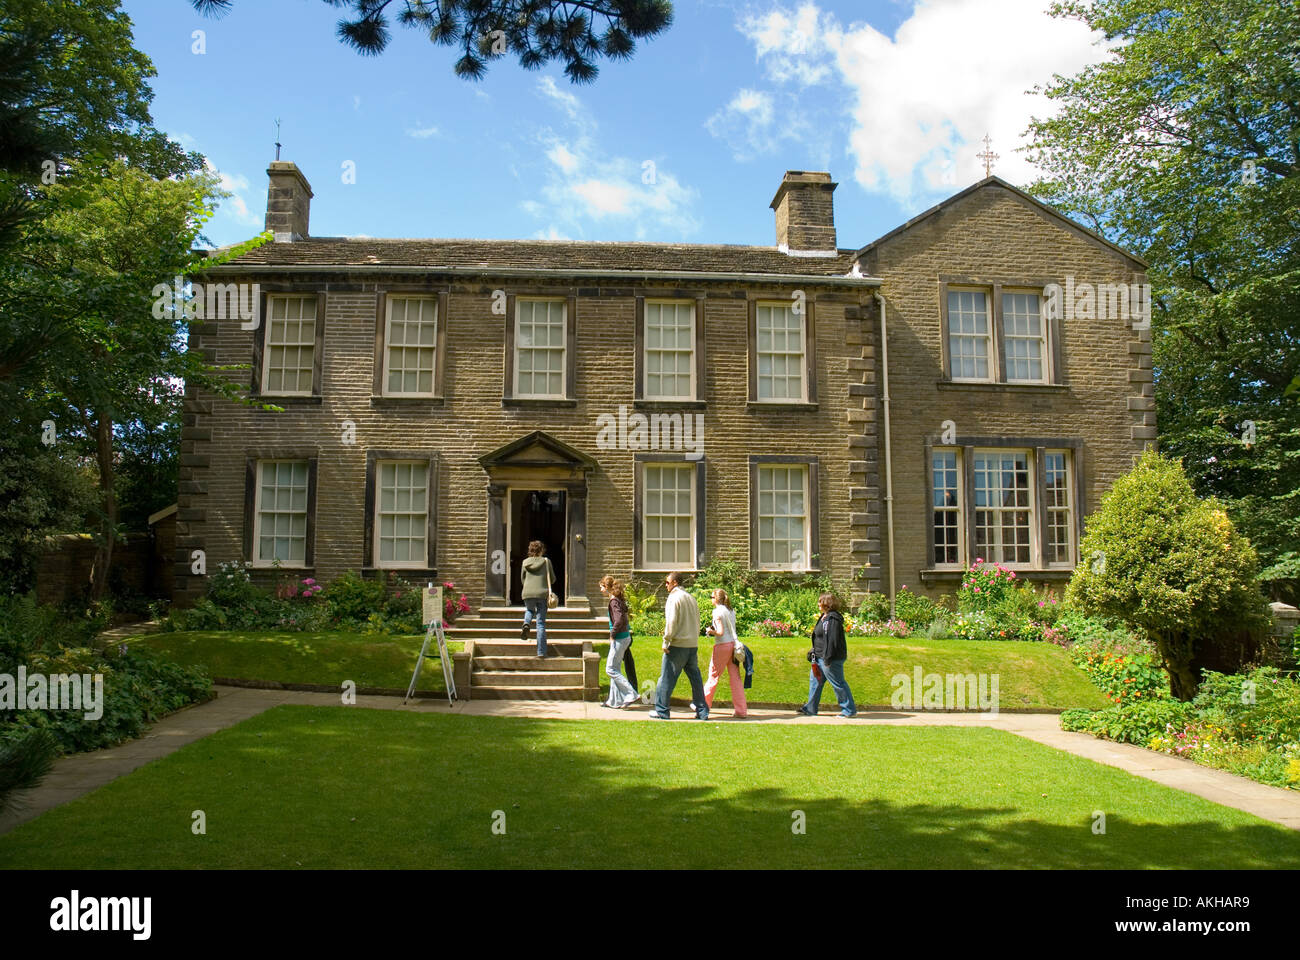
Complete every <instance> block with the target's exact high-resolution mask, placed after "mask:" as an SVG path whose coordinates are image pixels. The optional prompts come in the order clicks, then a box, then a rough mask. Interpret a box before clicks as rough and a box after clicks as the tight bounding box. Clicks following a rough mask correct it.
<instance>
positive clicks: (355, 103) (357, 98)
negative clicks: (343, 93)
mask: <svg viewBox="0 0 1300 960" xmlns="http://www.w3.org/2000/svg"><path fill="white" fill-rule="evenodd" d="M352 109H353V110H360V109H361V95H360V94H357V93H354V94H353V95H352Z"/></svg>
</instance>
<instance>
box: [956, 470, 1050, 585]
mask: <svg viewBox="0 0 1300 960" xmlns="http://www.w3.org/2000/svg"><path fill="white" fill-rule="evenodd" d="M1016 454H1019V455H1022V456H1023V457H1024V458H1025V484H1026V492H1027V494H1028V496H1027V500H1028V506H1026V507H1023V508H1021V507H1003V506H997V507H989V506H987V505H986V506H984V507H978V506H976V504H975V489H974V487H973V486H972V489H971V492H970V504H969V506H970V509H971V511H972V516H973V514H974V513H978V512H979V511H980V510H981V509H982V510H990V509H992V510H997V511H999V512H1002V511H1008V512H1012V511H1020V510H1022V509H1023V510H1026V511H1028V513H1029V559H1028V560H1016V561H1011V562H1008V561H1006V560H1003V559H1002V558H1001V557H982V558H981V559H983V560H984V561H985V562H990V563H1000V564H1002V565H1003V566H1004V567H1009V568H1011V569H1016V570H1032V569H1035V558H1036V557H1038V556H1040V554H1039V552H1038V548H1039V544H1038V530H1037V527H1038V524H1039V520H1040V517H1039V514H1038V503H1037V502H1036V501H1037V499H1038V498H1037V489H1038V486H1037V480H1038V478H1037V474H1036V463H1035V461H1036V460H1037V458H1036V457H1035V455H1034V451H1033V449H1032V448H1024V447H976V448H975V450H974V451H973V454H972V455H973V456H974V457H976V458H979V457H980V456H984V455H991V456H998V457H1005V456H1008V455H1016ZM971 469H972V471H973V472H972V476H973V475H974V471H975V470H976V466H975V464H974V463H972V464H971ZM999 526H1000V525H999ZM975 529H976V531H978V526H976V528H975ZM989 546H990V545H989V544H985V545H984V546H983V547H981V546H979V545H978V543H977V542H972V543H971V550H972V552H979V551H983V552H985V553H987V552H988V550H989ZM999 546H1001V545H1000V544H999ZM971 559H972V562H973V561H974V559H975V558H974V557H972V558H971Z"/></svg>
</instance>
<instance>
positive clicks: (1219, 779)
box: [0, 686, 1300, 834]
mask: <svg viewBox="0 0 1300 960" xmlns="http://www.w3.org/2000/svg"><path fill="white" fill-rule="evenodd" d="M215 689H216V691H217V693H218V696H217V698H216V699H214V700H211V701H209V702H208V703H205V704H200V705H199V706H195V707H189V708H187V709H185V710H181V711H179V712H177V713H174V714H172V715H171V716H169V717H165V718H163V719H162V720H160V721H159V722H158V723H156V724H154V725H153V726H152V727H151V728H150V729H149V732H148V733H147V734H146V735H145V736H143V737H141V738H139V739H138V740H132V741H130V742H128V743H124V744H122V745H121V746H117V747H110V748H108V749H106V750H96V751H95V752H94V753H79V754H74V755H73V756H70V757H64V758H62V759H60V760H57V761H55V764H54V769H53V770H52V771H51V772H50V774H49V775H48V776H47V777H46V778H45V779H44V781H42V783H41V785H40V786H38V787H36V788H35V789H33V790H27V791H24V792H23V794H22V795H21V796H20V803H19V805H18V809H17V810H11V811H10V812H9V813H8V814H6V815H4V816H3V817H0V834H2V833H5V832H6V831H8V830H12V829H13V828H14V827H16V826H17V825H18V824H20V823H24V822H26V821H27V820H31V819H34V818H35V817H38V816H40V815H41V814H42V813H44V812H45V811H46V810H50V809H52V808H54V807H57V806H59V805H60V804H63V803H67V802H68V801H70V800H75V799H76V798H77V797H80V796H82V795H83V794H86V793H89V792H90V791H92V790H95V789H96V788H98V787H101V786H103V785H104V784H106V783H108V782H109V781H110V780H115V779H117V778H118V777H120V776H123V775H124V774H127V773H130V772H131V771H132V770H134V769H136V768H137V767H141V766H143V765H144V764H146V763H148V762H149V761H150V760H156V759H158V758H159V757H165V756H166V755H167V754H169V753H172V752H173V751H175V750H179V749H180V748H181V747H183V746H185V745H186V744H187V743H193V742H194V741H195V740H199V739H201V738H202V737H206V736H207V735H208V734H210V733H216V732H217V731H218V730H222V729H224V728H226V727H230V726H234V725H235V724H236V723H239V722H240V721H242V720H247V719H248V718H249V717H253V716H256V715H257V714H259V713H262V712H263V711H265V710H269V709H271V707H275V706H278V705H280V704H282V703H302V704H310V705H314V706H324V707H329V706H335V707H337V706H341V703H340V699H339V694H337V693H306V692H301V691H294V690H254V689H248V688H244V687H226V686H217V687H215ZM357 706H360V707H371V708H376V709H381V710H409V711H412V712H415V713H457V714H463V715H466V716H479V717H541V718H547V719H558V720H583V719H592V720H621V721H627V722H633V721H637V720H642V721H644V720H647V719H648V717H649V710H648V709H647V708H645V707H633V708H630V709H627V710H609V709H606V708H604V707H601V705H600V704H598V703H582V702H575V701H517V700H515V701H512V700H469V701H464V700H462V701H457V702H456V703H455V704H454V705H449V704H448V703H447V701H446V699H440V700H434V699H419V700H414V701H412V702H411V703H409V704H407V705H406V706H403V705H402V701H401V698H399V697H378V696H358V697H357ZM673 716H674V720H676V719H679V718H680V719H682V720H689V719H690V714H689V712H688V711H687V710H686V709H685V708H677V709H676V710H674V713H673ZM710 719H712V720H716V721H718V722H721V723H743V724H750V723H760V724H769V723H796V724H802V725H810V724H846V723H847V724H852V725H868V724H876V725H881V726H922V727H923V726H931V727H934V726H938V727H945V726H956V727H971V726H974V727H992V728H994V729H996V730H1005V731H1006V732H1008V733H1013V734H1015V735H1017V736H1021V737H1025V738H1027V739H1029V740H1036V741H1037V742H1039V743H1043V744H1046V745H1047V746H1049V747H1055V748H1056V749H1058V750H1064V751H1066V752H1067V753H1073V754H1075V755H1077V756H1080V757H1086V758H1087V759H1089V760H1095V761H1097V762H1098V763H1104V764H1106V765H1108V766H1112V767H1118V768H1119V769H1121V770H1124V771H1126V772H1128V773H1131V774H1133V775H1134V776H1138V777H1145V778H1146V779H1148V780H1154V781H1156V782H1157V783H1161V784H1164V785H1165V786H1167V787H1173V788H1175V789H1178V790H1185V791H1187V792H1188V793H1194V794H1196V795H1197V796H1199V797H1204V798H1205V799H1207V800H1212V801H1214V802H1215V803H1221V804H1223V805H1224V806H1225V807H1235V808H1236V809H1238V810H1245V811H1246V812H1247V813H1253V814H1254V815H1255V816H1257V817H1260V818H1262V819H1264V820H1271V821H1272V822H1274V823H1279V824H1282V825H1283V826H1285V827H1290V828H1291V829H1292V830H1300V791H1296V790H1284V789H1282V788H1280V787H1269V786H1265V785H1264V784H1262V783H1256V782H1254V781H1253V780H1247V779H1246V778H1244V777H1237V776H1234V775H1232V774H1230V773H1224V772H1223V771H1222V770H1212V769H1210V768H1209V767H1202V766H1199V765H1197V764H1195V763H1192V761H1190V760H1182V759H1180V758H1178V757H1171V756H1169V755H1168V754H1163V753H1156V752H1154V751H1152V750H1146V749H1143V748H1142V747H1135V746H1132V745H1130V744H1126V743H1112V742H1110V741H1109V740H1098V739H1097V738H1095V737H1093V736H1090V735H1089V734H1086V733H1066V732H1065V731H1063V730H1061V728H1060V724H1059V720H1058V717H1057V715H1056V714H1043V713H1000V714H997V715H996V716H994V715H990V714H987V713H923V712H919V711H917V712H910V713H909V712H901V711H900V712H895V711H892V710H874V711H873V710H870V709H868V710H861V711H859V713H858V716H857V717H856V718H855V719H853V720H841V719H840V718H839V717H838V716H836V715H835V711H834V710H830V711H829V712H828V713H827V714H826V715H823V716H819V717H796V716H792V712H791V711H789V710H763V709H751V710H750V713H749V716H748V717H747V718H746V719H743V720H737V719H735V718H733V717H732V716H731V715H730V713H729V712H728V711H726V710H720V711H715V712H714V714H713V716H712V717H711V718H710Z"/></svg>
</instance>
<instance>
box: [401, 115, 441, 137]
mask: <svg viewBox="0 0 1300 960" xmlns="http://www.w3.org/2000/svg"><path fill="white" fill-rule="evenodd" d="M406 135H407V136H408V137H414V138H415V139H416V140H428V139H429V138H430V137H436V136H437V135H438V128H437V127H434V126H428V127H422V126H420V121H419V120H417V121H415V126H413V127H407V128H406Z"/></svg>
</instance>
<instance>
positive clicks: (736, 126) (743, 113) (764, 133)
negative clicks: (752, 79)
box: [704, 87, 779, 161]
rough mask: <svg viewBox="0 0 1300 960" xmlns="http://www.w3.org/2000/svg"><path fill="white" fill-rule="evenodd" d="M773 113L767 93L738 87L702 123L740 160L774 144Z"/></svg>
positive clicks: (770, 98)
mask: <svg viewBox="0 0 1300 960" xmlns="http://www.w3.org/2000/svg"><path fill="white" fill-rule="evenodd" d="M773 117H774V109H773V103H772V95H771V94H770V93H764V92H763V91H761V90H750V89H748V88H744V87H742V88H741V89H740V90H739V91H737V93H736V95H735V96H734V97H732V98H731V102H730V103H728V104H727V105H726V106H725V107H723V108H722V109H721V110H718V111H717V112H716V113H714V114H713V115H712V116H711V117H709V119H708V120H706V121H704V127H705V129H707V130H708V131H709V133H711V134H713V136H715V137H717V138H718V139H719V140H723V141H725V142H726V143H727V144H728V145H729V146H730V147H731V150H732V153H733V154H734V155H735V159H736V160H742V161H743V160H748V159H751V158H752V156H753V155H754V154H756V153H766V152H769V151H771V150H772V149H774V148H775V146H776V143H777V142H778V139H779V138H778V137H776V136H774V131H773V126H772V120H773Z"/></svg>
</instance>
